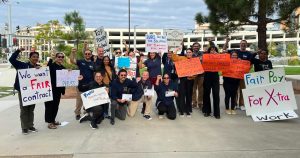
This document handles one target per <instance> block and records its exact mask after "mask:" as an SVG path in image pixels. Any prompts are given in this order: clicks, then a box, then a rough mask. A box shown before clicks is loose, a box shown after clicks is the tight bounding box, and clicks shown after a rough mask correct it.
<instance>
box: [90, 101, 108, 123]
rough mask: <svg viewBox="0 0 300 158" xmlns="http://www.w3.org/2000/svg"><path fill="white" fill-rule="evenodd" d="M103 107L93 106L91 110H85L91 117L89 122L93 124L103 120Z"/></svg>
mask: <svg viewBox="0 0 300 158" xmlns="http://www.w3.org/2000/svg"><path fill="white" fill-rule="evenodd" d="M103 109H104V106H103V105H98V106H94V107H91V108H88V109H86V112H88V114H89V115H90V116H91V122H93V123H100V122H101V121H102V120H103V119H104V116H103Z"/></svg>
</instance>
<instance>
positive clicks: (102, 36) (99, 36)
mask: <svg viewBox="0 0 300 158" xmlns="http://www.w3.org/2000/svg"><path fill="white" fill-rule="evenodd" d="M94 32H95V34H96V36H95V40H96V45H97V47H102V48H103V49H104V51H105V55H107V56H109V55H110V46H109V42H108V38H107V37H108V36H107V33H106V31H105V30H104V28H103V27H100V28H98V29H96V30H95V31H94Z"/></svg>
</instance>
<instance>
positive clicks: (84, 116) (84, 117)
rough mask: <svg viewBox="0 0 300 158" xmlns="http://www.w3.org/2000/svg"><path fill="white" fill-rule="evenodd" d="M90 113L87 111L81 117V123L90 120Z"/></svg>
mask: <svg viewBox="0 0 300 158" xmlns="http://www.w3.org/2000/svg"><path fill="white" fill-rule="evenodd" d="M88 117H89V114H88V113H85V114H84V115H83V116H82V117H81V118H80V119H79V123H82V122H84V121H88V120H89V119H88Z"/></svg>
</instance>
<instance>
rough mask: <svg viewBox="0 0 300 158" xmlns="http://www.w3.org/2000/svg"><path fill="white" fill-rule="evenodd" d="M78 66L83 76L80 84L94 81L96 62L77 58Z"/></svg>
mask: <svg viewBox="0 0 300 158" xmlns="http://www.w3.org/2000/svg"><path fill="white" fill-rule="evenodd" d="M76 64H77V66H78V68H79V70H80V75H82V76H83V79H82V80H81V81H79V84H89V83H90V82H91V81H93V80H94V79H93V75H94V62H93V61H86V60H84V59H82V60H77V63H76Z"/></svg>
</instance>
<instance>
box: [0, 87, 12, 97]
mask: <svg viewBox="0 0 300 158" xmlns="http://www.w3.org/2000/svg"><path fill="white" fill-rule="evenodd" d="M12 89H13V88H12V87H0V92H7V94H2V93H0V98H2V97H6V96H9V95H12V92H10V91H8V90H12Z"/></svg>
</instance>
